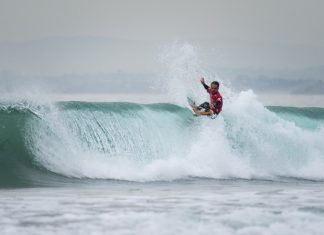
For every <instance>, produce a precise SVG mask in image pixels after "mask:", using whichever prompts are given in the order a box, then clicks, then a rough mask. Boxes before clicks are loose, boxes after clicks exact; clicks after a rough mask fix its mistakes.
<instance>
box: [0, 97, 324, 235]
mask: <svg viewBox="0 0 324 235" xmlns="http://www.w3.org/2000/svg"><path fill="white" fill-rule="evenodd" d="M224 105H225V107H226V108H225V109H224V111H223V112H222V114H221V115H219V116H218V117H217V119H215V120H212V119H210V118H207V117H198V118H197V117H193V116H192V113H191V111H190V110H189V109H188V108H187V107H186V106H183V105H180V104H171V103H155V104H136V103H126V102H101V103H100V102H96V103H95V102H77V101H75V102H50V103H42V104H39V103H33V102H29V101H22V102H17V101H15V102H2V103H1V105H0V123H1V126H0V128H1V132H0V228H1V234H6V235H7V234H179V233H181V234H211V233H212V234H323V231H324V190H323V186H324V145H323V139H324V138H323V137H324V129H323V124H324V109H322V108H293V107H279V106H275V107H264V106H263V105H262V103H260V102H259V101H258V100H257V98H256V96H255V95H254V94H253V92H252V91H246V92H241V93H238V94H236V95H234V96H232V97H230V98H228V99H225V104H224Z"/></svg>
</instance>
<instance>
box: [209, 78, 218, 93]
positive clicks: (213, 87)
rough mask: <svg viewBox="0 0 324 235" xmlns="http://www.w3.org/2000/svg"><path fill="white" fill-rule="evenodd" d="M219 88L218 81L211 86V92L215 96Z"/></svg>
mask: <svg viewBox="0 0 324 235" xmlns="http://www.w3.org/2000/svg"><path fill="white" fill-rule="evenodd" d="M218 88H219V82H217V81H213V82H212V83H211V84H210V90H211V92H212V93H213V94H215V93H217V92H218Z"/></svg>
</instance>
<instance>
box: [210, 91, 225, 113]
mask: <svg viewBox="0 0 324 235" xmlns="http://www.w3.org/2000/svg"><path fill="white" fill-rule="evenodd" d="M207 92H208V93H209V96H210V109H211V110H212V111H213V112H214V113H216V114H219V113H220V112H221V111H222V107H223V97H222V96H221V94H220V93H219V92H218V91H217V93H215V94H212V92H211V90H210V88H208V90H207Z"/></svg>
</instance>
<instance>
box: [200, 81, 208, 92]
mask: <svg viewBox="0 0 324 235" xmlns="http://www.w3.org/2000/svg"><path fill="white" fill-rule="evenodd" d="M200 82H201V84H202V85H203V86H204V88H205V89H206V90H207V91H208V89H209V86H207V85H206V83H205V79H204V78H201V79H200Z"/></svg>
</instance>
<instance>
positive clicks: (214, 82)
mask: <svg viewBox="0 0 324 235" xmlns="http://www.w3.org/2000/svg"><path fill="white" fill-rule="evenodd" d="M213 84H214V85H217V87H219V82H217V81H213V82H212V83H211V84H210V85H213Z"/></svg>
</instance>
